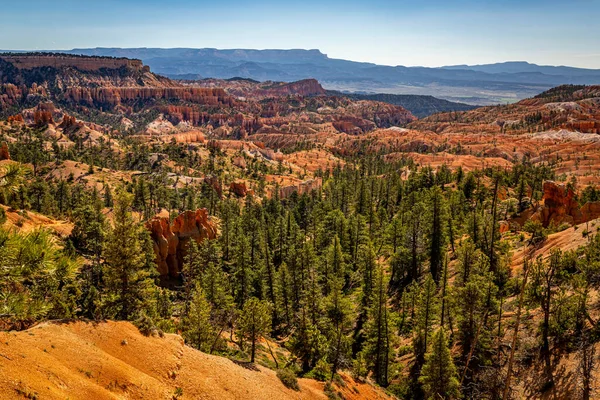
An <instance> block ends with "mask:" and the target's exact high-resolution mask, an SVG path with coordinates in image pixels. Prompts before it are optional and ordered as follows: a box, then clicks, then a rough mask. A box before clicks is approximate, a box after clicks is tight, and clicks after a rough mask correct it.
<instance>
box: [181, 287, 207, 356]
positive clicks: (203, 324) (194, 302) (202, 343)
mask: <svg viewBox="0 0 600 400" xmlns="http://www.w3.org/2000/svg"><path fill="white" fill-rule="evenodd" d="M211 311H212V310H211V306H210V303H209V302H208V301H207V300H206V296H205V295H204V292H203V290H202V288H197V289H195V290H194V292H193V293H192V296H191V301H190V305H189V309H188V312H187V313H186V315H185V317H184V318H183V319H182V322H181V332H182V336H183V338H184V339H185V341H186V342H187V343H189V344H190V345H191V346H193V347H195V348H196V349H198V350H201V351H204V352H210V349H211V346H212V342H213V340H214V335H215V332H214V328H213V325H212V321H211Z"/></svg>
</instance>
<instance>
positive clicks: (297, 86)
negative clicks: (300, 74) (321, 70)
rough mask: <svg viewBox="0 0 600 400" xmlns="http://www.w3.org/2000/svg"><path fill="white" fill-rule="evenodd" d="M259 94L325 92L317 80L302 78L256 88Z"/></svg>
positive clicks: (302, 94)
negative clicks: (259, 88)
mask: <svg viewBox="0 0 600 400" xmlns="http://www.w3.org/2000/svg"><path fill="white" fill-rule="evenodd" d="M257 92H258V93H257V94H258V95H260V96H290V95H297V96H303V97H306V96H322V95H325V94H327V91H326V90H325V89H323V87H322V86H321V84H320V83H319V81H317V80H316V79H303V80H300V81H296V82H290V83H283V84H275V85H273V86H270V87H266V88H262V89H261V90H257Z"/></svg>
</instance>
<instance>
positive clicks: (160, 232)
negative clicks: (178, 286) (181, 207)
mask: <svg viewBox="0 0 600 400" xmlns="http://www.w3.org/2000/svg"><path fill="white" fill-rule="evenodd" d="M146 228H148V229H149V230H150V235H151V237H152V240H153V242H154V254H155V255H156V264H157V265H158V273H159V274H160V275H161V276H167V275H170V276H172V277H177V276H179V272H181V267H182V265H183V260H184V257H185V253H186V251H187V245H188V242H189V241H190V240H191V239H193V240H195V241H196V242H197V243H200V242H202V241H203V240H205V239H214V238H216V237H217V228H216V226H215V224H214V223H213V221H211V218H210V216H209V215H208V211H207V210H206V209H205V208H202V209H199V210H196V211H185V212H184V213H182V214H180V215H179V216H178V217H177V218H175V219H174V220H173V222H172V223H170V222H169V219H168V218H166V217H154V218H152V219H151V220H150V221H148V222H147V223H146Z"/></svg>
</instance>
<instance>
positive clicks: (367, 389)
mask: <svg viewBox="0 0 600 400" xmlns="http://www.w3.org/2000/svg"><path fill="white" fill-rule="evenodd" d="M344 379H345V381H346V387H345V388H341V389H338V390H339V391H341V392H342V393H344V395H345V396H346V399H378V398H387V397H386V396H385V395H384V394H383V393H382V392H381V391H379V390H377V389H374V388H373V387H372V386H370V385H369V384H364V383H356V382H354V381H353V380H352V379H351V378H349V377H348V376H346V375H344ZM299 383H300V387H301V390H300V391H299V392H296V391H293V390H291V389H287V388H286V387H285V386H283V384H282V383H281V381H280V380H279V379H278V378H277V376H276V374H275V372H274V371H272V370H270V369H267V368H263V367H260V366H258V367H256V368H247V366H245V365H244V364H243V363H240V364H238V363H234V362H233V361H231V360H229V359H227V358H223V357H218V356H212V355H208V354H205V353H202V352H199V351H197V350H195V349H192V348H190V347H188V346H185V345H184V343H183V340H182V338H181V337H180V336H178V335H173V334H167V335H165V336H164V337H163V338H160V337H145V336H143V335H141V334H140V333H139V332H138V330H137V328H135V327H134V326H133V325H131V324H130V323H127V322H110V321H109V322H102V323H91V322H71V323H58V322H52V323H44V324H41V325H38V326H36V327H33V328H31V329H29V330H27V331H22V332H0V398H2V399H3V400H4V399H6V400H8V399H23V398H28V397H27V396H29V398H32V396H34V395H37V398H38V399H67V398H68V399H90V400H91V399H172V398H174V397H173V396H174V394H175V393H176V390H177V388H181V392H182V395H181V396H180V397H179V399H219V400H220V399H277V400H280V399H326V396H325V395H324V394H323V383H321V382H317V381H314V380H310V379H299Z"/></svg>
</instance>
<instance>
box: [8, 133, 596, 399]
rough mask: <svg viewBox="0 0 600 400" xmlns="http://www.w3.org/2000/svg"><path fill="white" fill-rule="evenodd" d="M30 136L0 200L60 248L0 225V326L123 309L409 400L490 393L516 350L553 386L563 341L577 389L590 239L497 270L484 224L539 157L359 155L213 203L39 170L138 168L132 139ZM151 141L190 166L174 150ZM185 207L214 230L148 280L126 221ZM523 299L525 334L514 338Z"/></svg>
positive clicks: (149, 178)
mask: <svg viewBox="0 0 600 400" xmlns="http://www.w3.org/2000/svg"><path fill="white" fill-rule="evenodd" d="M40 146H41V145H40V144H39V143H38V142H37V139H36V138H35V135H33V136H32V137H31V138H29V139H28V140H26V141H25V142H24V144H19V145H18V146H15V145H13V146H12V147H11V149H10V150H11V154H12V155H13V159H15V160H17V161H19V162H22V163H28V164H30V165H32V168H24V167H19V168H15V167H10V168H8V167H5V169H4V170H3V171H2V176H3V177H2V179H0V183H1V188H0V189H1V190H0V192H1V193H0V203H2V204H3V205H5V206H7V207H11V208H12V209H16V210H23V211H22V212H23V213H26V212H27V210H29V211H35V212H39V213H43V214H46V215H50V216H54V217H56V218H62V219H68V220H70V221H72V222H73V225H74V228H73V231H72V233H71V235H70V236H69V237H68V238H67V239H66V240H65V241H64V242H61V241H59V240H58V239H56V238H55V237H54V236H53V235H51V234H50V233H49V232H48V231H45V230H37V231H33V232H30V233H18V232H13V231H8V230H0V289H1V292H0V293H1V294H0V323H1V325H0V326H1V327H2V328H6V329H24V328H26V327H28V326H31V324H33V323H34V322H36V321H39V320H43V319H65V318H67V319H68V318H84V319H89V320H101V319H116V320H128V321H132V322H134V323H136V324H137V325H138V326H139V327H140V329H141V330H142V331H143V332H145V333H147V334H152V333H160V332H181V334H182V336H183V338H184V339H185V341H186V343H187V344H188V345H190V346H193V347H195V348H197V349H199V350H202V351H204V352H208V353H213V354H223V355H229V356H235V357H244V358H246V359H247V360H248V361H251V362H255V360H256V359H257V351H258V350H257V349H258V348H259V347H264V346H263V345H262V343H265V340H268V341H267V342H266V343H269V341H270V342H271V343H273V342H278V343H280V345H281V346H283V347H285V349H286V350H287V351H289V354H290V357H289V359H288V362H287V365H279V366H278V367H280V368H286V369H289V370H292V371H293V372H294V373H295V374H297V375H301V376H306V377H313V378H315V379H320V380H326V381H331V380H333V379H335V376H336V374H337V373H338V372H339V371H340V370H345V371H351V372H352V373H353V374H354V376H355V377H356V378H357V379H366V378H369V379H371V380H372V381H373V382H375V383H376V384H377V385H379V386H381V387H383V388H386V389H387V390H389V391H390V393H392V394H395V395H397V396H398V397H399V398H413V399H423V398H425V399H439V398H444V399H453V398H460V397H462V398H473V399H481V398H488V399H501V398H508V397H507V396H510V391H511V386H510V382H515V380H516V379H518V378H517V377H516V374H517V372H518V371H517V370H518V368H517V365H516V364H517V363H520V364H521V366H523V365H526V363H527V362H531V360H533V359H538V360H539V363H540V364H539V365H542V366H543V375H544V376H543V382H542V384H541V385H540V389H539V390H540V391H543V390H546V389H548V388H550V387H552V386H553V385H554V384H556V382H555V380H554V376H553V371H554V369H553V366H554V363H555V360H554V359H553V354H556V352H557V351H572V352H577V354H578V357H579V358H578V359H580V360H581V362H580V368H579V369H580V370H581V375H582V377H583V382H584V384H583V389H582V393H584V394H583V395H584V396H585V395H586V393H587V398H593V395H592V394H591V393H592V391H593V384H592V383H590V372H589V371H590V370H591V369H593V368H595V362H594V360H595V358H594V357H595V356H594V354H593V346H591V345H590V343H595V342H596V341H597V340H598V338H599V337H598V321H597V320H595V319H594V318H593V317H592V316H591V315H590V312H589V311H590V307H591V303H592V300H591V298H590V292H592V291H594V290H596V289H598V287H599V286H600V237H599V236H590V238H589V244H588V246H587V247H585V248H583V249H580V250H577V251H573V252H567V253H560V252H554V253H553V254H552V255H551V256H550V257H549V258H548V259H542V258H538V259H530V260H527V261H526V262H525V264H524V265H523V266H521V268H519V269H515V270H513V269H512V268H511V265H510V264H511V258H510V251H511V248H510V246H509V244H508V243H507V241H506V240H503V239H502V237H501V235H500V233H499V228H498V224H499V221H500V220H503V219H505V218H506V216H509V215H515V214H516V213H518V212H519V211H522V210H523V209H525V208H526V205H525V202H526V200H525V197H528V198H529V199H530V200H531V201H537V200H539V198H540V195H541V185H542V182H543V181H544V180H546V179H552V178H554V173H553V171H552V168H551V167H549V166H547V165H541V166H539V165H538V166H536V165H533V164H531V163H529V162H528V161H527V160H524V162H523V163H519V164H516V165H515V166H514V167H513V168H512V169H509V170H498V169H491V168H490V169H484V170H480V171H474V172H468V173H466V172H463V171H462V170H461V169H459V170H457V171H454V172H450V171H448V170H447V169H440V170H439V171H437V172H436V171H434V170H433V169H431V168H428V167H417V166H415V165H414V164H413V163H412V162H410V161H402V162H395V163H391V162H384V161H383V159H382V158H381V157H378V156H368V157H361V158H360V159H348V160H347V163H346V165H345V166H337V167H335V168H333V169H332V170H330V171H319V172H318V173H317V175H319V176H320V177H322V178H323V187H322V189H321V190H319V191H313V192H312V193H310V194H304V195H297V194H294V195H292V196H291V197H289V198H287V199H279V198H278V196H277V194H276V195H275V196H272V197H271V198H266V197H265V198H262V199H260V200H259V199H258V197H257V198H255V197H253V196H248V197H246V198H245V199H243V200H241V199H237V198H235V197H233V196H225V197H223V198H220V197H219V196H218V194H217V193H216V192H215V190H214V188H212V187H211V186H209V185H207V184H202V185H189V186H187V187H185V188H183V189H181V188H175V187H174V186H173V185H172V184H167V183H168V182H169V179H170V178H167V174H166V173H165V171H152V170H151V169H150V170H149V169H147V168H146V167H144V168H146V171H147V172H148V174H144V175H139V176H137V177H135V178H134V180H133V181H132V182H125V183H121V184H119V185H117V186H113V187H111V186H109V185H104V187H103V188H102V189H101V190H99V189H90V188H89V187H87V186H84V185H81V184H80V183H77V182H75V181H74V180H72V179H67V180H61V179H46V178H43V175H42V173H43V169H44V163H47V162H50V161H53V162H60V161H61V160H67V159H72V160H75V161H78V162H89V163H90V165H95V166H96V168H101V167H110V168H114V169H123V170H128V169H134V168H139V166H140V165H145V164H144V161H143V160H145V159H147V155H148V151H149V150H148V149H146V148H144V147H143V146H140V147H138V145H136V144H131V146H130V149H131V151H132V154H131V157H128V159H127V160H122V159H119V157H118V156H117V155H115V154H113V153H112V151H111V150H110V147H108V146H105V147H101V148H98V149H94V150H93V151H90V149H82V150H80V151H79V150H77V149H71V150H59V149H55V151H54V152H47V151H42V150H40V149H41V147H40ZM165 147H166V148H165V149H163V150H164V151H165V152H169V154H170V155H171V156H172V157H173V158H175V157H177V160H180V161H181V162H183V163H185V164H187V165H195V164H197V163H199V160H198V159H197V157H196V156H195V155H194V153H193V152H191V151H188V150H182V149H178V148H177V147H176V146H175V145H172V144H169V145H165ZM94 153H96V154H97V156H96V157H93V156H92V155H93V154H94ZM98 154H102V155H103V156H102V157H100V156H98ZM223 157H224V156H223V155H222V154H219V153H218V151H217V152H211V160H210V165H213V166H214V170H210V171H209V170H208V169H209V167H208V166H207V164H208V163H203V164H202V165H203V166H202V168H206V169H207V171H205V172H210V173H214V174H215V175H216V176H219V171H218V168H219V167H217V166H218V165H222V158H223ZM406 168H408V170H409V171H410V174H409V175H408V178H407V179H402V178H401V174H402V171H404V170H405V169H406ZM256 171H258V169H257V170H256ZM256 173H258V174H259V173H260V172H256ZM500 193H503V195H502V196H501V195H500ZM506 193H510V194H512V195H509V196H507V195H506ZM525 193H527V196H526V195H525ZM584 196H586V198H589V197H594V196H596V197H597V194H596V192H595V189H589V190H587V191H586V192H585V194H584ZM200 207H206V208H207V209H208V210H209V212H210V213H211V214H212V215H215V216H216V217H217V218H218V221H219V235H218V238H217V239H215V240H206V241H203V242H202V243H200V244H196V243H195V242H193V241H192V242H190V246H189V249H188V251H187V256H186V258H185V262H184V265H183V268H182V269H183V274H182V275H183V276H182V279H181V281H180V282H179V283H178V284H177V285H175V286H174V287H173V286H171V287H169V288H167V287H161V286H160V281H159V279H158V276H157V275H156V266H155V264H154V253H153V250H152V243H151V239H150V235H149V233H148V232H147V230H146V229H145V228H144V226H143V222H144V221H145V220H146V219H148V218H150V217H152V216H153V215H154V214H155V212H156V211H157V210H159V209H161V208H163V209H167V210H168V211H169V212H170V214H171V215H176V214H177V213H179V212H181V211H183V210H186V209H195V208H200ZM106 208H109V209H110V210H111V213H110V218H109V217H107V215H106V213H105V212H104V211H103V210H105V209H106ZM523 242H526V239H523ZM507 310H510V313H511V315H512V316H511V317H510V318H505V315H504V314H505V313H506V312H507ZM534 310H537V312H538V313H539V318H538V317H536V324H538V323H539V326H538V327H536V329H535V330H534V331H535V332H536V338H535V339H536V341H535V343H533V344H530V348H527V349H525V345H524V344H520V345H519V346H515V343H516V341H513V337H517V336H518V335H519V329H520V328H522V327H523V325H524V324H525V319H526V317H525V315H526V314H527V315H528V314H529V313H533V312H534ZM227 341H231V342H232V343H234V344H235V346H236V348H237V353H235V354H234V355H232V353H231V352H232V350H231V347H230V346H228V345H227ZM511 342H512V344H511ZM515 353H517V354H518V356H515ZM528 360H529V361H528ZM275 362H276V363H277V360H275ZM586 377H587V378H586ZM586 379H587V380H586Z"/></svg>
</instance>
